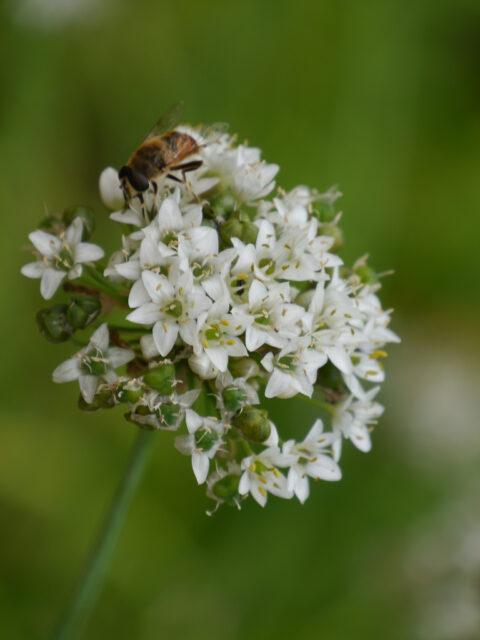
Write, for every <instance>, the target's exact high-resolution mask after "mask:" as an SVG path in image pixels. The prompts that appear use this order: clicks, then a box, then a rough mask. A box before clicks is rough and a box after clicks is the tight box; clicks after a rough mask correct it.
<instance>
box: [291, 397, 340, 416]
mask: <svg viewBox="0 0 480 640" xmlns="http://www.w3.org/2000/svg"><path fill="white" fill-rule="evenodd" d="M295 400H301V401H302V402H305V403H307V404H311V405H313V406H314V407H317V408H318V409H323V410H324V411H328V413H330V414H331V415H332V416H333V414H334V413H335V407H334V406H332V405H331V404H328V402H322V401H321V400H315V399H314V398H309V397H308V396H304V395H300V394H299V395H297V396H295Z"/></svg>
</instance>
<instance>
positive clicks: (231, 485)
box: [212, 474, 240, 501]
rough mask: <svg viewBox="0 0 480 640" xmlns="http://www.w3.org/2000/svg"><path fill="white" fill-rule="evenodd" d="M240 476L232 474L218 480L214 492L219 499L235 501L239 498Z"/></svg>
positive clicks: (213, 488)
mask: <svg viewBox="0 0 480 640" xmlns="http://www.w3.org/2000/svg"><path fill="white" fill-rule="evenodd" d="M239 482H240V476H237V475H233V474H230V475H228V476H224V477H223V478H221V479H220V480H218V481H217V482H216V483H215V484H214V485H213V487H212V492H213V494H214V495H215V496H217V498H220V499H221V500H224V501H229V500H233V498H236V497H237V496H238V485H239Z"/></svg>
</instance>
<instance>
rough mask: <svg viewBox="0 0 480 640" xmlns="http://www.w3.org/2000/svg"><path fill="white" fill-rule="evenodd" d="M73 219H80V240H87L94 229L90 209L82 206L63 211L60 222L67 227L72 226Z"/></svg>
mask: <svg viewBox="0 0 480 640" xmlns="http://www.w3.org/2000/svg"><path fill="white" fill-rule="evenodd" d="M75 218H80V219H81V221H82V223H83V233H82V240H88V239H89V238H90V237H91V235H92V233H93V231H94V229H95V220H94V215H93V211H92V209H90V207H82V206H78V207H71V208H70V209H65V211H64V212H63V215H62V220H63V221H64V222H65V224H66V225H67V226H68V225H70V224H72V222H73V221H74V220H75Z"/></svg>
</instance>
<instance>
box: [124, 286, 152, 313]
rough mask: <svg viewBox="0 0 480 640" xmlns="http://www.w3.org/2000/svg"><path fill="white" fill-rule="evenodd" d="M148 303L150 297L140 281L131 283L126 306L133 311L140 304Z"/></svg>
mask: <svg viewBox="0 0 480 640" xmlns="http://www.w3.org/2000/svg"><path fill="white" fill-rule="evenodd" d="M149 302H150V296H149V295H148V292H147V290H146V289H145V286H144V284H143V281H142V280H137V281H136V282H134V283H133V285H132V288H131V289H130V293H129V294H128V306H129V307H131V308H132V309H134V308H135V307H141V306H142V304H148V303H149Z"/></svg>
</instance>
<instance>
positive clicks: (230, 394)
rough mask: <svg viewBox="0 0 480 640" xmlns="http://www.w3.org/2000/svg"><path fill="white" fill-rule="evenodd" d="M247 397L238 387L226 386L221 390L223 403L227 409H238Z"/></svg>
mask: <svg viewBox="0 0 480 640" xmlns="http://www.w3.org/2000/svg"><path fill="white" fill-rule="evenodd" d="M246 399H247V394H246V393H245V391H244V390H243V389H239V388H238V387H227V388H226V389H224V390H223V404H224V405H225V409H226V410H227V411H238V410H239V409H240V408H241V407H242V406H243V405H244V404H245V401H246Z"/></svg>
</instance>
